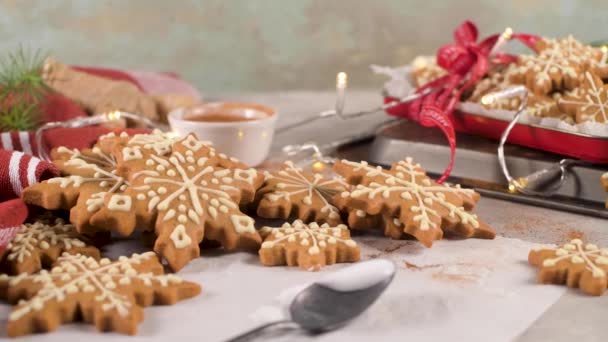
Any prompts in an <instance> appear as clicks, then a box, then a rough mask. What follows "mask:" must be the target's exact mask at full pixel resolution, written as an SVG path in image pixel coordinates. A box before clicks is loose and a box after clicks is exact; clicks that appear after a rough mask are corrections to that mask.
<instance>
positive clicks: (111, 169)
mask: <svg viewBox="0 0 608 342" xmlns="http://www.w3.org/2000/svg"><path fill="white" fill-rule="evenodd" d="M53 157H54V158H55V159H54V163H55V164H56V165H57V166H58V167H59V168H60V170H61V171H62V173H63V174H64V175H63V176H60V177H55V178H51V179H48V180H46V181H43V182H41V183H37V184H34V185H32V186H30V187H28V188H26V189H25V191H24V193H23V200H24V201H25V202H26V203H28V204H33V205H37V206H40V207H43V208H45V209H48V210H57V209H63V210H70V222H72V223H73V224H74V225H75V227H76V229H77V230H78V231H79V232H81V233H87V234H88V233H91V234H92V233H95V232H98V231H105V230H106V229H105V228H102V227H98V226H97V227H95V226H93V225H91V224H90V220H91V218H92V217H93V215H95V214H96V213H97V212H98V211H99V210H100V209H101V207H102V206H103V205H104V201H105V200H106V198H107V199H108V200H109V201H111V202H116V201H121V199H123V198H124V197H123V196H122V195H121V193H122V192H124V190H126V188H127V186H128V185H129V182H128V181H127V179H126V177H125V175H124V174H121V173H119V172H118V169H117V163H116V158H115V157H114V156H112V155H110V154H107V153H105V152H104V151H103V150H102V149H101V148H100V147H99V146H95V147H93V148H92V149H85V150H82V151H80V150H76V149H74V150H70V149H67V148H65V147H60V148H58V149H56V150H55V151H54V152H53ZM131 232H132V231H124V230H118V231H117V233H119V234H121V235H124V236H127V235H130V234H131Z"/></svg>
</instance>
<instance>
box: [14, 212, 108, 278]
mask: <svg viewBox="0 0 608 342" xmlns="http://www.w3.org/2000/svg"><path fill="white" fill-rule="evenodd" d="M64 252H67V253H70V254H84V255H87V256H92V257H94V258H99V250H98V249H97V248H95V247H93V246H90V245H88V244H87V241H86V239H84V238H83V237H81V236H79V235H78V233H76V230H75V229H74V226H73V225H71V224H66V223H64V222H63V221H61V220H56V221H55V222H54V223H53V224H46V223H41V222H36V223H26V224H22V225H21V227H19V230H18V232H17V235H15V237H14V238H13V239H12V240H11V242H10V243H9V244H8V246H7V248H6V252H5V255H4V257H3V258H2V266H3V267H2V268H3V269H4V271H5V272H8V273H11V274H20V273H34V272H37V271H39V270H40V269H42V267H43V266H47V267H48V266H50V265H51V264H52V263H53V262H55V260H57V258H58V257H59V256H60V255H61V254H62V253H64Z"/></svg>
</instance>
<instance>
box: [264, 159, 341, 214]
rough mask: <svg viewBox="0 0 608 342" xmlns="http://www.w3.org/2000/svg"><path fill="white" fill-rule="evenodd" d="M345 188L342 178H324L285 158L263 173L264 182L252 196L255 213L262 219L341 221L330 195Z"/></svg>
mask: <svg viewBox="0 0 608 342" xmlns="http://www.w3.org/2000/svg"><path fill="white" fill-rule="evenodd" d="M349 187H350V186H349V185H348V184H347V183H346V182H345V181H344V180H343V179H342V178H339V177H333V178H326V177H324V176H322V175H321V174H319V173H313V172H307V171H304V170H302V169H301V168H298V167H296V166H294V164H293V163H292V162H290V161H287V162H285V164H284V165H283V167H282V168H281V169H280V170H278V171H272V172H270V171H266V172H264V185H263V186H262V188H261V189H260V190H259V191H258V193H257V195H256V196H257V198H258V200H257V202H258V206H257V214H258V215H259V216H260V217H264V218H282V219H287V218H290V217H293V218H296V219H300V220H302V221H304V222H313V221H314V222H317V223H329V224H330V225H336V224H339V223H341V222H342V221H341V218H340V210H339V209H338V208H336V206H335V205H334V203H333V198H334V197H335V195H336V194H338V193H341V192H343V191H346V190H347V189H348V188H349Z"/></svg>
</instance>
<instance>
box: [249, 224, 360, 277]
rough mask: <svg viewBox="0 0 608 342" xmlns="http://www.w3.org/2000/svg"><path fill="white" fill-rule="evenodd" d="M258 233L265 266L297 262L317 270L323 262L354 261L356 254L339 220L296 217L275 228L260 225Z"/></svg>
mask: <svg viewBox="0 0 608 342" xmlns="http://www.w3.org/2000/svg"><path fill="white" fill-rule="evenodd" d="M260 233H261V234H262V236H263V237H264V242H263V243H262V247H261V248H260V252H259V254H260V261H261V262H262V264H264V265H266V266H279V265H288V266H300V268H301V269H304V270H309V271H318V270H319V269H321V268H322V267H324V266H325V265H331V264H335V263H341V262H355V261H358V260H359V257H360V251H359V247H358V246H357V243H356V242H355V241H353V240H352V239H351V238H350V232H349V231H348V228H347V227H346V226H345V225H343V224H340V225H337V226H330V225H329V224H327V223H325V224H323V225H318V224H317V223H316V222H312V223H310V224H305V223H304V222H302V221H301V220H296V221H294V222H293V224H289V223H285V224H283V226H281V227H277V228H271V227H263V228H262V230H261V231H260Z"/></svg>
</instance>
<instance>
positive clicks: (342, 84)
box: [336, 71, 348, 89]
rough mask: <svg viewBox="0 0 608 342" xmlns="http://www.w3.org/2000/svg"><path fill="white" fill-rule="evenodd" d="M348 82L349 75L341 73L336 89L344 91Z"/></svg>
mask: <svg viewBox="0 0 608 342" xmlns="http://www.w3.org/2000/svg"><path fill="white" fill-rule="evenodd" d="M347 81H348V75H346V73H345V72H343V71H342V72H339V73H338V75H337V76H336V88H338V89H344V88H346V83H347Z"/></svg>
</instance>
